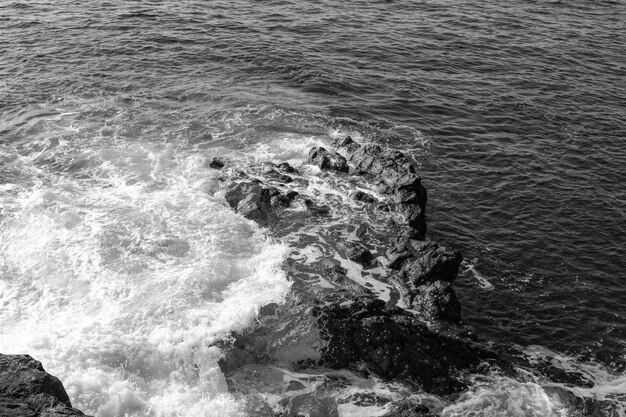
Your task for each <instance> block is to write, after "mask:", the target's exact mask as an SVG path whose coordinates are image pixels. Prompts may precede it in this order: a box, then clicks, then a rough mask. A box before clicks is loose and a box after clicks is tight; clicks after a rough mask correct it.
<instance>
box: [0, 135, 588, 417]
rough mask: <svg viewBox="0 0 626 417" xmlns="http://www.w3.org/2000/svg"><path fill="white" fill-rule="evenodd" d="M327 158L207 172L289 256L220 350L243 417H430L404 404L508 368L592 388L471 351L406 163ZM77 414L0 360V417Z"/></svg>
mask: <svg viewBox="0 0 626 417" xmlns="http://www.w3.org/2000/svg"><path fill="white" fill-rule="evenodd" d="M334 148H335V149H334V150H327V149H325V148H323V147H315V148H313V149H311V150H310V152H309V158H308V161H307V163H306V164H305V165H303V167H298V169H296V168H294V167H292V166H291V165H289V164H288V163H281V164H274V163H271V162H267V163H264V164H260V165H255V166H251V167H248V168H246V169H245V170H243V171H242V170H239V169H236V168H234V167H233V166H232V165H231V164H229V162H228V161H224V160H221V159H219V158H214V159H213V160H211V161H207V165H208V166H209V167H211V168H214V169H217V170H220V171H221V177H220V180H221V183H222V190H223V193H224V198H225V200H226V202H227V204H228V205H229V206H230V207H231V208H232V209H233V210H234V211H236V212H237V213H239V214H241V215H242V216H244V217H246V218H248V219H250V220H252V221H255V222H256V223H258V224H259V225H260V226H262V227H265V228H267V230H268V232H269V234H270V236H272V237H273V238H275V239H278V240H281V241H283V242H285V243H286V244H287V245H288V246H289V247H290V249H291V254H290V255H289V257H288V258H287V259H286V261H285V264H284V269H285V271H286V273H287V276H288V278H289V279H290V280H291V282H292V287H291V291H290V293H289V295H288V297H287V300H286V301H285V303H284V304H281V305H278V304H270V305H267V306H265V307H263V308H262V309H261V310H260V311H259V315H258V319H257V322H256V323H255V324H254V325H253V326H252V327H250V328H249V329H247V330H246V331H245V332H243V333H241V334H234V335H232V337H231V338H230V339H229V340H226V341H224V342H223V343H222V344H221V345H220V346H219V347H220V348H221V349H222V350H223V351H224V357H223V358H222V360H221V361H220V367H221V368H222V371H223V373H224V375H225V377H226V382H227V383H228V386H229V388H230V390H231V391H232V392H233V393H235V395H239V396H241V397H242V398H245V400H246V403H247V407H248V410H247V411H248V412H249V413H250V414H251V415H255V416H267V417H270V416H272V417H273V416H298V415H307V416H311V417H313V416H316V417H322V416H336V415H338V407H339V406H340V405H341V404H342V402H343V403H352V404H356V405H359V404H361V405H362V404H370V405H375V406H379V407H384V408H385V410H388V412H387V414H385V415H386V416H387V417H394V416H398V417H399V416H404V417H410V416H432V415H434V414H433V413H432V412H431V410H430V409H429V408H428V406H427V405H425V404H423V403H421V401H420V400H419V398H417V397H414V396H413V394H415V393H418V392H423V393H424V392H425V393H431V394H434V395H440V396H454V395H457V394H458V393H460V392H462V391H464V390H466V389H467V378H466V377H467V375H468V374H470V373H472V374H480V373H485V372H487V371H490V370H491V371H493V369H497V370H498V371H499V372H502V373H504V374H509V375H513V376H515V374H516V367H522V368H526V369H532V371H533V372H539V373H541V374H543V375H545V376H546V377H548V378H549V379H551V380H552V381H555V382H566V383H570V384H572V385H575V386H589V384H590V381H589V380H587V379H585V378H584V376H582V375H580V374H578V373H572V372H569V373H568V372H566V371H563V370H560V369H558V368H555V367H553V366H548V365H546V366H544V367H538V366H533V365H532V364H530V362H528V361H525V360H524V359H523V355H522V354H521V353H520V352H517V351H514V349H511V348H507V349H499V348H495V349H494V347H491V348H489V349H488V348H486V347H485V345H484V344H480V343H478V341H477V338H476V336H475V335H474V332H473V329H472V328H471V327H470V326H468V325H467V324H466V323H464V321H463V319H462V315H461V306H460V304H459V301H458V299H457V296H456V293H455V291H454V288H453V286H452V284H453V282H454V280H455V279H456V277H457V275H458V272H459V267H460V265H461V262H462V259H463V258H462V256H461V254H460V252H459V251H457V250H455V249H453V248H450V247H448V246H446V245H442V244H439V243H436V242H432V241H429V240H427V238H426V232H427V225H426V214H425V213H426V202H427V193H426V189H425V188H424V186H423V185H422V182H421V178H420V176H419V174H418V169H417V165H416V164H415V163H414V162H413V161H412V160H411V159H410V158H407V157H406V156H405V155H403V154H402V153H401V152H398V151H391V150H386V149H383V148H381V147H379V146H377V145H371V144H365V145H361V144H359V143H357V142H355V141H354V140H352V139H351V138H350V137H349V136H347V137H341V138H338V139H336V140H335V144H334ZM301 171H302V172H301ZM311 173H314V174H315V175H311ZM496 350H497V351H498V352H499V353H496V352H495V351H496ZM287 372H291V373H293V374H294V375H295V374H298V375H305V376H306V375H308V376H307V377H303V379H301V380H298V379H297V378H291V379H290V378H286V375H287ZM346 372H348V373H349V375H348V374H347V373H346ZM350 375H352V376H350ZM352 377H354V378H362V379H363V380H368V381H369V380H372V379H375V380H379V381H382V382H383V383H394V384H396V383H397V384H400V385H402V386H403V387H405V388H403V391H401V392H402V394H401V395H396V396H395V397H393V396H391V397H384V396H378V395H375V394H372V393H367V394H362V393H352V394H346V395H343V396H338V395H336V394H337V392H340V391H341V390H342V389H344V388H345V387H346V386H348V385H349V384H350V383H349V378H352ZM307 378H308V381H309V382H311V386H313V387H314V388H311V387H305V385H304V384H303V382H301V381H304V380H307ZM561 394H562V395H564V396H567V395H569V394H567V393H565V392H563V393H561ZM339 397H341V398H339ZM570 397H571V395H570ZM569 400H570V401H575V400H576V399H575V398H574V399H572V398H570V399H569ZM587 406H588V407H591V408H593V407H595V405H589V404H587ZM73 415H76V416H79V415H81V416H82V415H84V414H83V413H82V412H80V411H78V410H76V409H74V408H72V405H71V403H70V400H69V397H68V395H67V393H66V392H65V390H64V388H63V386H62V384H61V382H60V381H59V380H58V379H57V378H55V377H53V376H51V375H50V374H48V373H46V372H45V371H44V369H43V367H42V365H41V363H39V362H37V361H36V360H34V359H32V358H31V357H30V356H27V355H1V354H0V416H50V417H53V416H73Z"/></svg>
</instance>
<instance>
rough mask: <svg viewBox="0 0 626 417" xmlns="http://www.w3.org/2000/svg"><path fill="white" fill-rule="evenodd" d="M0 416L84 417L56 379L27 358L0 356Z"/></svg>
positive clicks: (37, 362) (31, 359)
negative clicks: (74, 406)
mask: <svg viewBox="0 0 626 417" xmlns="http://www.w3.org/2000/svg"><path fill="white" fill-rule="evenodd" d="M0 416H3V417H4V416H7V417H9V416H15V417H31V416H32V417H35V416H42V417H43V416H46V417H62V416H65V417H67V416H84V414H83V413H82V412H80V411H78V410H76V409H74V408H72V404H71V403H70V399H69V397H68V395H67V393H66V392H65V389H64V388H63V384H61V381H59V379H58V378H56V377H54V376H52V375H50V374H49V373H47V372H46V371H45V370H44V369H43V366H42V365H41V362H39V361H36V360H35V359H33V358H32V357H30V356H28V355H3V354H0Z"/></svg>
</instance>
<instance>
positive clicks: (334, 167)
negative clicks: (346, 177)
mask: <svg viewBox="0 0 626 417" xmlns="http://www.w3.org/2000/svg"><path fill="white" fill-rule="evenodd" d="M309 163H310V164H312V165H316V166H318V167H320V169H322V170H325V171H338V172H348V171H349V167H348V162H347V161H346V158H344V157H343V156H341V155H339V154H338V153H336V152H329V151H327V150H326V149H324V148H323V147H321V146H320V147H319V148H317V147H316V148H313V149H311V150H310V151H309Z"/></svg>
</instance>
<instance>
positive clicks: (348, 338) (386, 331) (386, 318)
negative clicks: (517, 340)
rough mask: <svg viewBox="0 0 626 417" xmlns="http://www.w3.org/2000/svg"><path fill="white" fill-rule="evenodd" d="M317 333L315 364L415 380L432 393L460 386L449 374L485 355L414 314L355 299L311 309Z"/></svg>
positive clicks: (474, 362)
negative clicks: (317, 360) (318, 349)
mask: <svg viewBox="0 0 626 417" xmlns="http://www.w3.org/2000/svg"><path fill="white" fill-rule="evenodd" d="M313 314H314V315H315V316H316V317H317V318H318V323H317V326H318V332H319V334H320V337H321V339H322V340H323V341H324V342H325V343H322V344H321V346H323V348H322V351H321V356H320V364H322V365H323V366H327V367H330V368H336V369H341V368H343V369H346V368H347V369H352V370H355V371H358V370H362V369H367V370H369V371H370V372H373V373H374V374H375V375H377V376H378V377H381V378H384V379H393V380H401V381H402V380H403V381H408V382H412V383H417V384H419V385H420V386H421V387H422V388H423V389H424V390H426V391H429V392H435V393H450V392H458V391H459V390H462V389H464V385H463V383H462V382H460V381H458V380H456V379H455V378H454V377H453V374H454V372H455V371H456V370H458V369H472V368H474V367H475V366H476V365H478V363H479V361H480V359H481V357H486V356H489V355H485V353H484V352H482V351H481V350H480V349H479V348H477V347H475V346H474V345H473V343H472V342H471V341H469V340H461V339H457V338H452V337H448V336H444V335H440V334H437V333H433V332H431V331H430V330H428V328H427V327H426V326H425V325H424V324H423V323H422V322H421V321H420V320H419V319H418V318H417V317H416V316H414V315H412V314H411V313H409V312H407V311H404V310H402V309H399V308H388V307H386V306H385V303H384V302H383V301H381V300H378V299H373V298H365V297H361V298H359V299H357V300H355V301H354V302H353V303H352V304H350V305H345V303H333V304H330V305H326V306H321V307H317V308H316V309H315V310H314V312H313Z"/></svg>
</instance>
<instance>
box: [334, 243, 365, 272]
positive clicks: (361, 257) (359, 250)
mask: <svg viewBox="0 0 626 417" xmlns="http://www.w3.org/2000/svg"><path fill="white" fill-rule="evenodd" d="M341 246H343V248H342V249H343V250H344V251H345V253H346V258H348V259H350V260H351V261H353V262H356V263H358V264H361V265H362V266H364V267H368V266H370V264H371V262H372V259H373V256H372V252H370V251H369V250H368V249H367V248H366V247H365V246H363V245H362V244H360V243H357V242H345V243H344V244H343V245H341Z"/></svg>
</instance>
